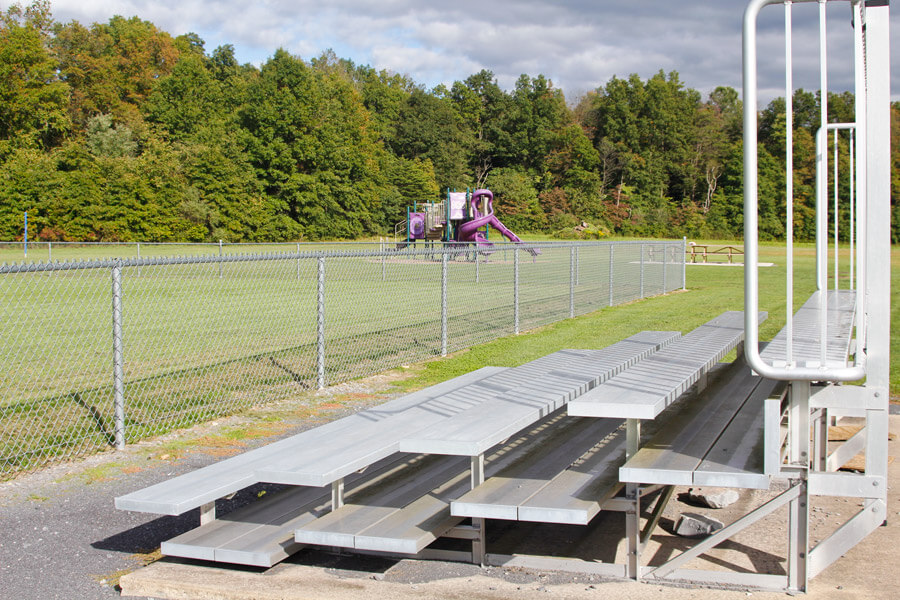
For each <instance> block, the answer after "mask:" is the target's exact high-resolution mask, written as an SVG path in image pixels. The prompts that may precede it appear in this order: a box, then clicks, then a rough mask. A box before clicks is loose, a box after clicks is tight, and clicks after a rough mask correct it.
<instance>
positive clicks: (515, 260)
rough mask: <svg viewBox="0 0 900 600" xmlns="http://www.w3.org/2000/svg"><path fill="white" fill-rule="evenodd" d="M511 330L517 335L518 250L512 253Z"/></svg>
mask: <svg viewBox="0 0 900 600" xmlns="http://www.w3.org/2000/svg"><path fill="white" fill-rule="evenodd" d="M513 329H514V331H515V333H516V335H519V249H518V248H516V249H515V252H513Z"/></svg>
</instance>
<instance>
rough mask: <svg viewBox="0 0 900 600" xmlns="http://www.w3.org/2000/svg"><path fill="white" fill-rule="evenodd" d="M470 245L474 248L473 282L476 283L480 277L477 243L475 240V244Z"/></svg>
mask: <svg viewBox="0 0 900 600" xmlns="http://www.w3.org/2000/svg"><path fill="white" fill-rule="evenodd" d="M472 247H473V248H475V283H478V280H479V279H480V275H481V273H479V263H478V243H477V242H476V243H475V245H474V246H472Z"/></svg>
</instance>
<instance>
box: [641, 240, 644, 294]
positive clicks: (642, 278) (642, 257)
mask: <svg viewBox="0 0 900 600" xmlns="http://www.w3.org/2000/svg"><path fill="white" fill-rule="evenodd" d="M643 299H644V244H641V300H643Z"/></svg>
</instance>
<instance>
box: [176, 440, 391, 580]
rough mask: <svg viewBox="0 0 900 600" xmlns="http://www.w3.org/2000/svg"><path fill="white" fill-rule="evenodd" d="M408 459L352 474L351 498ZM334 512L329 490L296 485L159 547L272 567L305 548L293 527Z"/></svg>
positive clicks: (190, 555)
mask: <svg viewBox="0 0 900 600" xmlns="http://www.w3.org/2000/svg"><path fill="white" fill-rule="evenodd" d="M407 459H408V457H405V456H401V455H396V456H392V457H390V458H388V459H385V460H383V461H381V462H379V463H377V464H375V465H372V466H371V467H370V468H368V469H366V470H365V471H364V472H363V473H354V474H353V475H351V476H349V477H348V478H347V480H346V485H347V486H348V488H349V491H348V492H347V496H348V497H351V498H352V497H353V494H354V493H357V492H358V491H360V490H364V489H366V487H367V486H370V485H374V484H376V483H377V481H378V480H380V479H381V478H383V477H388V476H390V475H391V474H392V473H393V472H394V471H396V470H397V469H399V468H401V467H402V465H403V463H404V462H406V460H407ZM330 510H331V491H330V490H322V489H321V488H310V487H292V488H289V489H286V490H282V491H280V492H276V493H274V494H272V495H271V496H270V495H266V496H265V497H263V499H262V500H260V501H257V502H252V503H250V504H247V505H245V506H243V507H241V508H238V509H236V510H234V511H232V512H230V513H228V514H226V515H224V516H222V517H221V518H218V519H215V520H213V521H211V522H209V523H206V524H204V525H201V526H200V527H197V528H196V529H192V530H190V531H188V532H186V533H183V534H181V535H179V536H177V537H175V538H172V539H171V540H168V541H166V542H163V543H162V547H161V551H162V553H163V554H164V555H166V556H179V557H182V558H196V559H201V560H210V561H216V562H226V563H233V564H241V565H251V566H257V567H271V566H272V565H275V564H277V563H278V562H280V561H282V560H284V559H285V558H287V557H288V556H290V555H291V554H293V553H294V552H296V551H297V550H299V549H300V548H301V547H302V545H301V544H298V543H297V542H296V541H294V530H295V529H297V528H298V527H301V526H303V525H305V524H307V523H310V522H312V521H314V520H315V519H317V518H318V517H320V516H322V515H324V514H326V513H327V512H329V511H330Z"/></svg>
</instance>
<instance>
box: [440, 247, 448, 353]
mask: <svg viewBox="0 0 900 600" xmlns="http://www.w3.org/2000/svg"><path fill="white" fill-rule="evenodd" d="M441 356H447V251H446V250H443V251H442V252H441Z"/></svg>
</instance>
